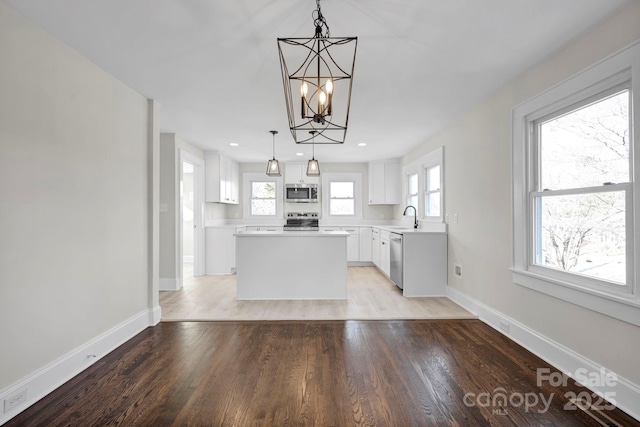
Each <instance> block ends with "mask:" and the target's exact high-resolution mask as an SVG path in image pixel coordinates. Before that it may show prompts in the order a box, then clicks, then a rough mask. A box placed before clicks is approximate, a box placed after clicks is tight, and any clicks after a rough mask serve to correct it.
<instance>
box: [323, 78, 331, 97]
mask: <svg viewBox="0 0 640 427" xmlns="http://www.w3.org/2000/svg"><path fill="white" fill-rule="evenodd" d="M325 88H326V89H327V93H328V94H329V95H331V94H332V93H333V81H332V80H331V79H329V80H327V83H326V85H325Z"/></svg>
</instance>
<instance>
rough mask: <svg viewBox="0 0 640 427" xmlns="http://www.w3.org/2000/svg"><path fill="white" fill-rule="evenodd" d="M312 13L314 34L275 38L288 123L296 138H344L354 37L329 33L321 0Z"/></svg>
mask: <svg viewBox="0 0 640 427" xmlns="http://www.w3.org/2000/svg"><path fill="white" fill-rule="evenodd" d="M312 18H313V24H314V26H315V35H314V36H313V37H312V38H278V52H279V54H280V68H281V70H282V84H283V86H284V97H285V102H286V104H287V115H288V118H289V129H290V130H291V135H292V136H293V139H294V140H295V142H296V143H298V144H303V143H309V144H311V143H315V144H342V143H344V140H345V136H346V133H347V125H348V123H349V107H350V105H351V86H352V81H353V69H354V65H355V60H356V47H357V44H358V38H357V37H330V35H329V26H328V25H327V22H326V21H325V19H324V16H323V15H322V12H321V10H320V0H316V10H314V11H313V13H312ZM311 131H315V133H314V134H312V135H315V138H314V137H313V136H310V133H309V132H311ZM314 139H315V141H314Z"/></svg>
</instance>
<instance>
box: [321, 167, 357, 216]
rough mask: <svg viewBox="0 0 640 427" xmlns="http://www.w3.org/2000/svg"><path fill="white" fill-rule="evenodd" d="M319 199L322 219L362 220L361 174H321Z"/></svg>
mask: <svg viewBox="0 0 640 427" xmlns="http://www.w3.org/2000/svg"><path fill="white" fill-rule="evenodd" d="M320 199H321V201H322V204H321V207H322V217H323V218H329V217H331V216H334V217H341V218H344V217H352V218H362V174H361V173H352V172H348V173H347V172H327V173H323V174H322V186H321V190H320Z"/></svg>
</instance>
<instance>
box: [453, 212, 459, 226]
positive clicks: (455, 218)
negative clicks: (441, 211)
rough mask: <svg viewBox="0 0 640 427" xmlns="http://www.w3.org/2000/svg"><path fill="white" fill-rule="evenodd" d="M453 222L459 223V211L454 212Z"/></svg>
mask: <svg viewBox="0 0 640 427" xmlns="http://www.w3.org/2000/svg"><path fill="white" fill-rule="evenodd" d="M453 223H454V224H457V223H458V214H457V213H454V214H453Z"/></svg>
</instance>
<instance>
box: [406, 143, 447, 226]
mask: <svg viewBox="0 0 640 427" xmlns="http://www.w3.org/2000/svg"><path fill="white" fill-rule="evenodd" d="M402 171H403V174H404V176H405V177H406V181H405V182H406V186H405V187H404V188H403V191H404V193H405V196H406V201H407V205H411V206H414V207H415V208H416V209H417V212H416V213H417V214H419V217H420V218H421V219H422V220H423V221H425V222H423V223H422V225H421V227H422V228H424V227H428V228H429V229H430V230H433V231H444V230H446V226H444V224H445V221H444V211H445V209H444V147H438V148H437V149H435V150H433V151H431V152H429V153H427V154H425V155H424V156H422V157H420V158H418V159H416V160H414V161H413V162H411V163H409V164H407V165H405V166H404V167H403V169H402ZM440 225H443V227H441V226H440Z"/></svg>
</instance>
